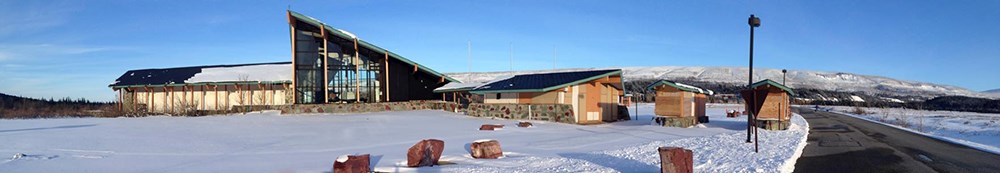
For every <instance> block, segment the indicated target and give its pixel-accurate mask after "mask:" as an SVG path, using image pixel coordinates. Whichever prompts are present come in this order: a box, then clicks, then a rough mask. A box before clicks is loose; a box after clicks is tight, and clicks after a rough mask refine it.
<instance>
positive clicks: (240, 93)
mask: <svg viewBox="0 0 1000 173" xmlns="http://www.w3.org/2000/svg"><path fill="white" fill-rule="evenodd" d="M236 94H238V95H239V97H240V98H239V101H240V105H246V104H244V103H243V101H244V100H246V99H244V97H243V87H240V84H236Z"/></svg>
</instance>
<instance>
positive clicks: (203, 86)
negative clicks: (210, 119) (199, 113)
mask: <svg viewBox="0 0 1000 173" xmlns="http://www.w3.org/2000/svg"><path fill="white" fill-rule="evenodd" d="M206 86H207V85H202V86H201V110H207V109H208V108H207V107H205V106H206V105H205V87H206Z"/></svg>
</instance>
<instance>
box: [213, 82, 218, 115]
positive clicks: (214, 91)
mask: <svg viewBox="0 0 1000 173" xmlns="http://www.w3.org/2000/svg"><path fill="white" fill-rule="evenodd" d="M212 96H213V97H215V99H214V100H215V110H216V111H218V110H219V86H218V85H212Z"/></svg>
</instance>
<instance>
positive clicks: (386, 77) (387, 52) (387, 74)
mask: <svg viewBox="0 0 1000 173" xmlns="http://www.w3.org/2000/svg"><path fill="white" fill-rule="evenodd" d="M382 64H383V66H385V101H386V102H389V81H391V80H389V51H386V52H385V63H382Z"/></svg>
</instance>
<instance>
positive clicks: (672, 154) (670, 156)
mask: <svg viewBox="0 0 1000 173" xmlns="http://www.w3.org/2000/svg"><path fill="white" fill-rule="evenodd" d="M656 150H657V151H659V153H660V172H662V173H691V172H694V163H693V159H694V158H693V157H694V154H693V153H692V152H691V150H688V149H684V148H680V147H660V148H657V149H656Z"/></svg>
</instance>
